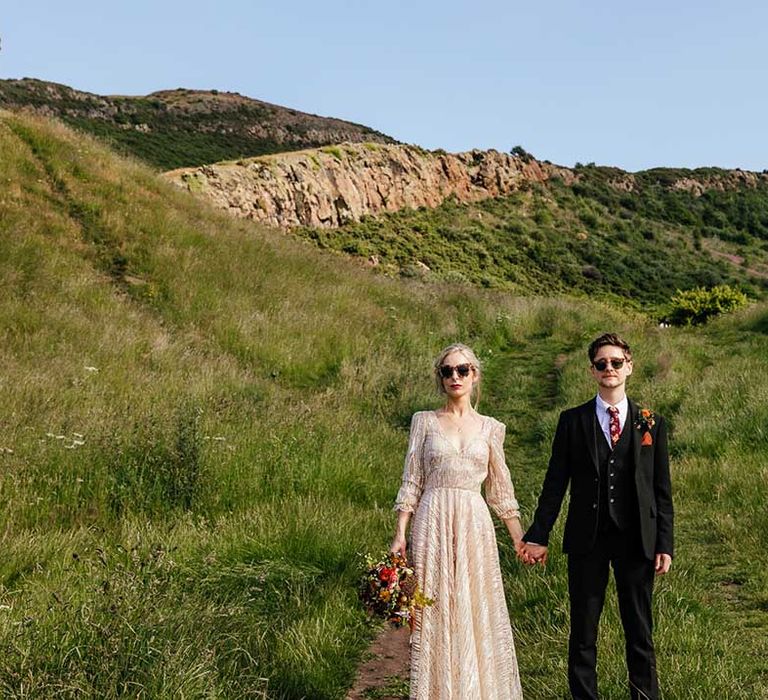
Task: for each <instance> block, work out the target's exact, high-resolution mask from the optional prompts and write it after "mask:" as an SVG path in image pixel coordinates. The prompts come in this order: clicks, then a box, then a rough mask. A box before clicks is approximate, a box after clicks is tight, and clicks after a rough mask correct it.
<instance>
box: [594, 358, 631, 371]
mask: <svg viewBox="0 0 768 700" xmlns="http://www.w3.org/2000/svg"><path fill="white" fill-rule="evenodd" d="M609 362H610V363H611V367H613V369H621V368H622V367H623V366H624V363H625V362H626V360H618V359H616V360H595V362H593V363H592V366H593V367H594V368H595V369H596V370H597V371H598V372H605V370H606V369H608V363H609Z"/></svg>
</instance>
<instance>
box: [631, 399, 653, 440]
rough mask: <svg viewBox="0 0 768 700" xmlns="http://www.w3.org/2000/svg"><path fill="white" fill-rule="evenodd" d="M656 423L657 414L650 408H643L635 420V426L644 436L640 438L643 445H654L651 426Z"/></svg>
mask: <svg viewBox="0 0 768 700" xmlns="http://www.w3.org/2000/svg"><path fill="white" fill-rule="evenodd" d="M654 425H656V416H655V415H654V413H653V411H652V410H651V409H650V408H641V409H640V411H639V413H638V414H637V420H636V421H635V428H637V429H638V430H640V431H641V432H642V433H643V437H642V438H641V439H640V444H641V445H646V446H647V445H653V437H652V436H651V428H653V426H654Z"/></svg>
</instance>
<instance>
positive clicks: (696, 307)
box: [669, 284, 747, 326]
mask: <svg viewBox="0 0 768 700" xmlns="http://www.w3.org/2000/svg"><path fill="white" fill-rule="evenodd" d="M746 304H747V295H746V294H744V292H742V291H740V290H738V289H734V288H733V287H730V286H729V285H727V284H721V285H718V286H716V287H712V288H711V289H706V288H704V287H696V288H695V289H687V290H685V291H680V290H677V292H676V293H675V295H674V296H673V297H672V300H671V302H670V313H669V321H670V323H672V325H674V326H698V325H700V324H702V323H706V322H707V321H708V320H709V319H710V318H713V317H714V316H718V315H720V314H723V313H727V312H729V311H735V310H736V309H740V308H742V307H743V306H746Z"/></svg>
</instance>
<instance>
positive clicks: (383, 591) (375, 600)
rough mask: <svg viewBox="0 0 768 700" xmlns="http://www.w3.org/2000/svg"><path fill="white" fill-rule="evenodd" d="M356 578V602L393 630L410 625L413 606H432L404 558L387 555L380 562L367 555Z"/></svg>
mask: <svg viewBox="0 0 768 700" xmlns="http://www.w3.org/2000/svg"><path fill="white" fill-rule="evenodd" d="M364 561H365V564H364V568H365V571H364V573H363V575H362V577H361V579H360V590H359V594H360V600H361V601H362V603H363V606H364V607H365V609H366V610H367V611H368V614H369V615H371V616H372V617H378V618H381V619H384V620H386V621H387V622H389V623H390V624H391V625H392V626H394V627H402V626H404V625H406V624H408V623H410V622H411V620H412V617H413V611H414V610H415V609H416V608H417V607H424V606H426V605H432V604H433V603H434V601H433V600H431V599H430V598H427V597H426V596H425V595H424V594H423V593H422V591H421V589H420V588H419V586H418V583H417V581H416V572H415V571H414V570H413V569H412V568H411V567H410V566H408V561H407V560H406V559H405V557H402V556H400V555H399V554H393V553H392V552H390V553H389V554H387V555H386V556H385V557H384V558H383V559H381V560H380V561H374V559H373V557H371V556H370V555H367V556H366V557H365V558H364Z"/></svg>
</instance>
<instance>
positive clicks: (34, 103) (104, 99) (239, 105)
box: [0, 78, 395, 170]
mask: <svg viewBox="0 0 768 700" xmlns="http://www.w3.org/2000/svg"><path fill="white" fill-rule="evenodd" d="M0 107H5V108H6V109H11V110H25V111H30V112H33V113H36V114H40V115H42V116H47V117H58V118H59V119H61V120H62V121H64V122H65V123H67V124H68V125H69V126H73V127H76V128H77V129H80V130H82V131H85V132H88V133H91V134H95V135H97V136H100V137H103V138H107V139H108V140H109V141H111V142H112V144H113V145H115V146H117V147H118V148H119V149H120V150H123V151H124V152H127V153H130V154H132V155H135V156H138V157H139V158H141V159H143V160H145V161H147V162H149V163H151V164H153V165H155V166H156V167H159V168H161V169H162V170H168V169H171V168H177V167H181V166H189V165H199V164H202V163H211V162H216V161H219V160H225V159H230V158H240V157H244V156H255V155H260V154H264V153H274V152H279V151H286V150H295V149H297V148H307V147H312V146H322V145H326V144H331V143H338V142H340V141H352V142H355V141H374V142H381V143H395V140H394V139H393V138H391V137H390V136H387V135H385V134H382V133H380V132H378V131H376V130H375V129H371V128H369V127H366V126H363V125H360V124H355V123H353V122H349V121H345V120H342V119H337V118H335V117H321V116H317V115H314V114H309V113H306V112H302V111H300V110H297V109H292V108H288V107H282V106H280V105H276V104H273V103H270V102H265V101H262V100H257V99H253V98H250V97H245V96H243V95H240V94H239V93H236V92H224V91H219V90H215V89H214V90H192V89H186V88H176V89H170V90H159V91H155V92H153V93H151V94H149V95H145V96H129V95H108V96H107V95H97V94H95V93H89V92H85V91H82V90H77V89H75V88H72V87H69V86H67V85H63V84H60V83H52V82H48V81H44V80H38V79H36V78H22V79H18V80H0Z"/></svg>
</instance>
